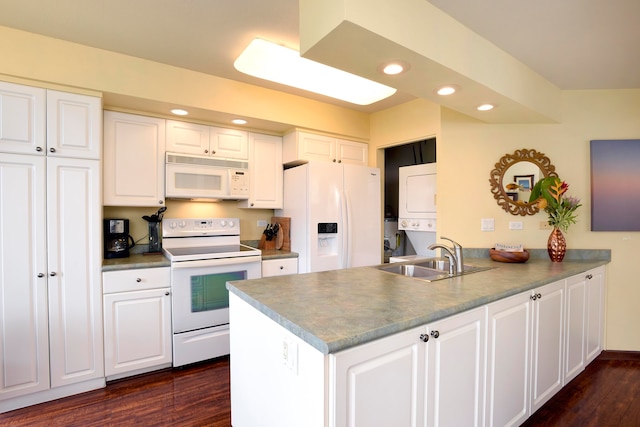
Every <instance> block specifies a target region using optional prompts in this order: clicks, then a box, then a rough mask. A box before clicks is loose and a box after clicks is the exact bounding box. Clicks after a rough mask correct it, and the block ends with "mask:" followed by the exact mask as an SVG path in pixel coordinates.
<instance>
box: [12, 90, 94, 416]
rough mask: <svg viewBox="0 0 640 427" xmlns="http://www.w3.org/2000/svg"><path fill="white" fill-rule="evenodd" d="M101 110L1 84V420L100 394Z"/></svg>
mask: <svg viewBox="0 0 640 427" xmlns="http://www.w3.org/2000/svg"><path fill="white" fill-rule="evenodd" d="M101 110H102V105H101V99H100V98H97V97H93V96H86V95H78V94H72V93H66V92H60V91H54V90H47V89H42V88H36V87H31V86H24V85H18V84H13V83H6V82H0V194H1V199H0V263H1V264H0V330H1V331H2V334H1V336H0V412H6V411H9V410H12V409H16V408H20V407H24V406H28V405H32V404H35V403H39V402H43V401H47V400H52V399H56V398H59V397H63V396H67V395H71V394H76V393H80V392H83V391H87V390H91V389H95V388H99V387H103V386H104V381H105V380H104V363H103V357H104V356H103V340H102V321H101V319H102V309H101V308H102V303H101V300H102V295H101V261H102V253H101V244H100V242H101V240H100V233H101V226H100V222H101V197H100V195H101V192H100V188H101V168H100V153H101V144H100V141H101V133H102V119H101V117H102V114H101Z"/></svg>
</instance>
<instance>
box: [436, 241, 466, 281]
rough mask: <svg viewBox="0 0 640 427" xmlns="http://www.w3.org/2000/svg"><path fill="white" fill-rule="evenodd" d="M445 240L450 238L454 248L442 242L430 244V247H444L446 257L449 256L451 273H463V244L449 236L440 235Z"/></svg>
mask: <svg viewBox="0 0 640 427" xmlns="http://www.w3.org/2000/svg"><path fill="white" fill-rule="evenodd" d="M440 238H441V239H443V240H448V241H450V242H451V243H452V244H453V248H450V247H448V246H446V245H443V244H442V243H434V244H432V245H430V246H429V249H431V250H433V249H442V250H443V251H444V252H446V253H445V254H444V256H445V257H447V258H449V274H454V273H458V274H462V273H463V271H464V260H463V259H462V246H460V244H459V243H457V242H455V241H453V240H452V239H449V238H448V237H444V236H440Z"/></svg>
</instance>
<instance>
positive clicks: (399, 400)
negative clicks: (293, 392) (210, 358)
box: [330, 307, 486, 427]
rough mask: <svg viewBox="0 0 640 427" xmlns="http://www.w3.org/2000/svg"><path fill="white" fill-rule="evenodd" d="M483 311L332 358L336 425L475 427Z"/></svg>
mask: <svg viewBox="0 0 640 427" xmlns="http://www.w3.org/2000/svg"><path fill="white" fill-rule="evenodd" d="M485 319H486V310H485V308H484V307H483V308H480V309H474V310H471V311H469V312H464V313H461V314H458V315H455V316H452V317H449V318H446V319H443V320H440V321H438V322H435V323H433V324H431V325H429V326H428V327H427V326H424V327H419V328H415V329H412V330H409V331H406V332H402V333H400V334H396V335H393V336H390V337H388V338H383V339H380V340H377V341H374V342H372V343H369V344H364V345H362V346H358V347H355V348H352V349H349V350H345V351H343V352H339V353H336V354H335V355H333V356H332V357H331V359H330V360H331V362H330V363H333V364H334V369H333V372H334V383H333V384H334V396H335V399H334V400H333V401H334V402H335V420H334V421H335V425H336V426H350V427H355V426H363V427H364V426H373V425H380V426H387V425H389V426H390V425H398V426H401V425H402V426H448V425H451V426H454V425H455V426H458V425H460V426H461V425H465V426H480V425H482V420H483V414H484V410H483V409H484V408H483V407H484V405H483V403H484V401H483V388H484V353H485V348H484V345H485V339H484V333H485V332H484V331H485Z"/></svg>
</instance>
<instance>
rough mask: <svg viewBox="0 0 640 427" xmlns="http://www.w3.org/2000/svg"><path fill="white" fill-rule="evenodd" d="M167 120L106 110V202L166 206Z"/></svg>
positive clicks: (109, 204) (120, 204)
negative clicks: (165, 158)
mask: <svg viewBox="0 0 640 427" xmlns="http://www.w3.org/2000/svg"><path fill="white" fill-rule="evenodd" d="M164 146H165V120H163V119H157V118H154V117H147V116H139V115H133V114H125V113H117V112H113V111H105V112H104V205H105V206H163V205H164V171H165V166H164V152H165V147H164Z"/></svg>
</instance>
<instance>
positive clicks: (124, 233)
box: [103, 219, 135, 259]
mask: <svg viewBox="0 0 640 427" xmlns="http://www.w3.org/2000/svg"><path fill="white" fill-rule="evenodd" d="M103 225H104V257H105V259H111V258H126V257H128V256H129V249H130V248H132V247H134V246H135V242H134V241H133V237H131V236H130V235H129V220H128V219H105V220H104V224H103Z"/></svg>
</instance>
